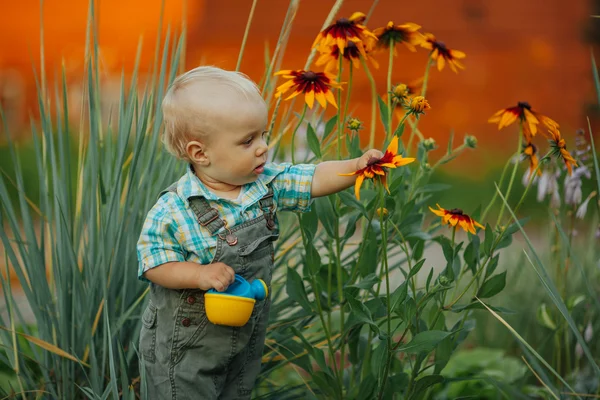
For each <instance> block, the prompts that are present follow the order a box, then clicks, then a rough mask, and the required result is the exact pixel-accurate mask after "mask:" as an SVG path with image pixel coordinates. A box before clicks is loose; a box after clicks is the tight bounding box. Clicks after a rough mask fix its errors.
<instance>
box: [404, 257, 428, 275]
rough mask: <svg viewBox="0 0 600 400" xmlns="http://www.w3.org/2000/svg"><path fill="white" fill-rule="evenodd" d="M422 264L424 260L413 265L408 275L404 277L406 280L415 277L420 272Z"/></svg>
mask: <svg viewBox="0 0 600 400" xmlns="http://www.w3.org/2000/svg"><path fill="white" fill-rule="evenodd" d="M423 264H425V259H422V260H421V261H419V262H418V263H416V264H415V265H413V267H412V269H411V270H410V272H409V273H408V276H407V277H406V279H407V280H408V279H410V278H412V277H413V276H415V275H416V274H418V273H419V271H420V270H421V267H422V266H423Z"/></svg>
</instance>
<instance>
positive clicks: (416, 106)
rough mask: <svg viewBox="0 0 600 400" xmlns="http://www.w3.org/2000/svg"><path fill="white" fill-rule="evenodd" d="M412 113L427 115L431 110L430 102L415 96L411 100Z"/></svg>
mask: <svg viewBox="0 0 600 400" xmlns="http://www.w3.org/2000/svg"><path fill="white" fill-rule="evenodd" d="M409 109H410V112H412V113H413V114H415V115H419V114H425V111H426V110H429V109H431V106H430V105H429V102H428V101H427V100H425V97H423V96H415V97H413V98H412V99H411V100H410V106H409Z"/></svg>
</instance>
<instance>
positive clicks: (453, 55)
mask: <svg viewBox="0 0 600 400" xmlns="http://www.w3.org/2000/svg"><path fill="white" fill-rule="evenodd" d="M417 40H418V42H419V43H418V44H419V45H421V47H423V48H424V49H428V50H431V53H430V57H431V59H432V60H435V61H437V68H438V70H439V71H441V70H442V69H444V65H446V62H447V63H448V65H449V66H450V68H451V69H452V71H454V72H456V73H458V69H459V68H460V69H465V67H464V65H462V63H461V62H460V61H458V60H459V59H462V58H465V57H466V56H467V55H466V54H465V53H463V52H462V51H458V50H451V49H449V48H447V47H446V45H445V44H444V42H438V41H437V39H436V38H435V36H433V35H432V34H431V33H425V34H424V35H421V36H419V37H418V39H417Z"/></svg>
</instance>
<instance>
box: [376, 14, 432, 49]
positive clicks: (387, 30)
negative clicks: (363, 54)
mask: <svg viewBox="0 0 600 400" xmlns="http://www.w3.org/2000/svg"><path fill="white" fill-rule="evenodd" d="M419 29H421V25H417V24H413V23H412V22H407V23H405V24H402V25H396V24H394V22H393V21H390V22H388V23H387V25H386V26H384V27H382V28H377V29H375V30H373V34H374V35H375V36H377V39H378V40H377V42H376V43H373V45H374V46H375V48H377V49H389V48H390V46H394V55H396V46H395V45H396V43H402V44H404V45H405V46H406V47H407V48H408V49H409V50H410V51H417V49H416V48H415V45H417V44H419V43H420V38H421V34H420V33H419V32H418V31H419Z"/></svg>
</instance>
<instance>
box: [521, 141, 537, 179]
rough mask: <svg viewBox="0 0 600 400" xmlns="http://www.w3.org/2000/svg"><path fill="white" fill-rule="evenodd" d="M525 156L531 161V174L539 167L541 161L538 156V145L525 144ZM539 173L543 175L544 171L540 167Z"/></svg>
mask: <svg viewBox="0 0 600 400" xmlns="http://www.w3.org/2000/svg"><path fill="white" fill-rule="evenodd" d="M522 154H523V157H524V158H525V159H526V160H528V161H529V174H530V175H529V176H531V174H533V171H535V169H536V168H537V166H538V164H539V163H540V161H539V160H538V158H537V147H536V146H535V145H534V144H533V143H526V144H525V145H524V146H523V153H522ZM537 174H538V175H542V171H541V170H539V169H538V171H537Z"/></svg>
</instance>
